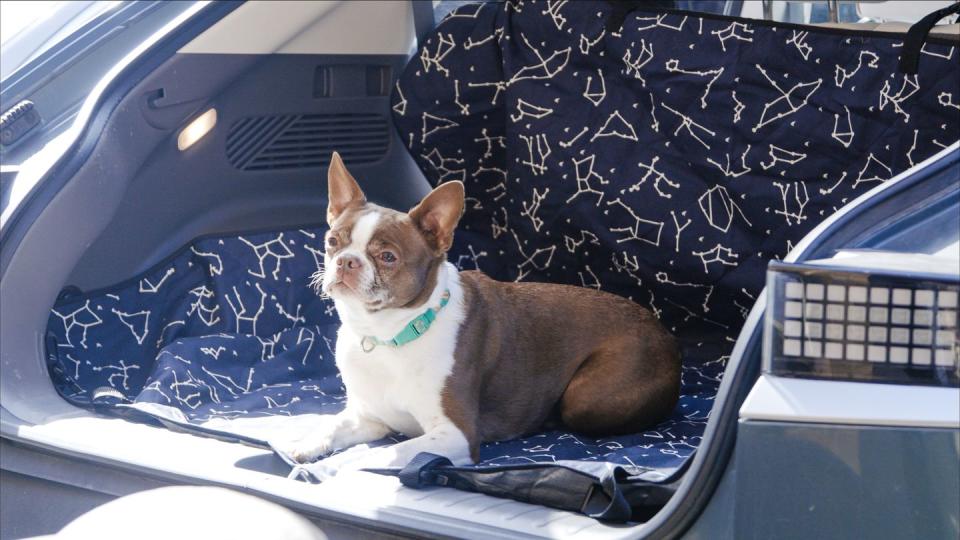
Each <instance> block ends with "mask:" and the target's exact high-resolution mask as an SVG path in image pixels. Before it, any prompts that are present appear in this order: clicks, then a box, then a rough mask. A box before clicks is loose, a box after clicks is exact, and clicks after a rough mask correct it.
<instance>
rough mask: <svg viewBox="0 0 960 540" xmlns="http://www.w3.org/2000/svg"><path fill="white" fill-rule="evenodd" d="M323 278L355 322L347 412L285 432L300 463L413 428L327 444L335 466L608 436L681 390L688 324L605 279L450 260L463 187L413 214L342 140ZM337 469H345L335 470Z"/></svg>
mask: <svg viewBox="0 0 960 540" xmlns="http://www.w3.org/2000/svg"><path fill="white" fill-rule="evenodd" d="M328 189H329V199H328V200H329V206H328V208H327V223H328V224H329V226H330V230H329V232H328V233H327V234H326V237H325V242H326V248H325V249H326V253H325V256H324V270H322V271H320V272H318V273H317V274H316V275H315V276H314V280H313V286H314V287H315V288H316V289H317V291H318V292H319V293H320V294H322V295H324V296H327V297H329V298H331V299H333V302H334V304H335V306H336V310H337V314H338V315H339V317H340V320H341V327H340V329H339V332H338V334H337V342H336V363H337V367H338V368H339V370H340V373H341V376H342V379H343V384H344V387H345V388H346V406H345V408H344V410H343V411H342V412H340V413H339V414H336V415H331V416H328V417H326V418H325V420H326V421H325V422H324V423H323V424H322V425H319V426H317V427H316V428H315V429H314V430H313V431H312V432H310V433H309V434H307V435H306V436H305V437H303V438H301V439H299V440H295V441H289V442H288V443H285V444H282V445H280V449H281V450H282V451H284V452H286V453H287V455H288V456H290V457H291V458H292V459H294V460H296V461H298V462H301V463H303V462H311V461H314V460H316V459H317V458H318V457H321V456H324V455H326V454H328V453H330V452H332V451H334V450H341V449H344V448H347V447H351V446H354V445H360V444H361V443H367V442H371V441H374V440H377V439H381V438H383V437H385V436H387V435H388V434H390V433H395V432H396V433H402V434H404V435H406V436H408V437H411V438H410V439H408V440H406V441H403V442H400V443H398V444H395V445H392V446H387V447H379V448H372V449H367V448H365V447H361V448H364V450H363V451H362V452H359V453H358V452H352V453H350V452H348V453H344V454H338V455H336V456H333V457H331V458H327V459H326V460H324V462H331V463H330V465H331V468H332V469H334V470H342V469H344V468H347V469H351V468H352V469H361V468H386V467H403V466H404V465H406V464H407V463H408V462H409V461H410V460H411V459H412V458H413V457H415V456H416V455H417V454H419V453H421V452H430V453H433V454H439V455H442V456H445V457H447V458H448V459H450V460H451V461H452V462H453V463H454V464H466V463H471V462H476V461H478V459H479V455H478V451H479V447H480V445H481V443H484V442H489V441H500V440H506V439H511V438H515V437H519V436H522V435H524V434H528V433H531V432H534V431H536V430H537V429H538V428H541V427H542V426H543V424H544V423H545V422H546V421H547V420H548V419H551V418H557V417H559V420H560V421H561V422H562V423H563V424H564V425H565V426H566V427H567V428H569V429H571V430H573V431H575V432H580V433H585V434H595V435H614V434H623V433H635V432H638V431H641V430H643V429H644V428H646V427H649V426H651V425H653V424H655V423H657V422H659V421H661V420H664V419H666V418H667V417H668V416H669V415H670V414H671V412H672V411H673V409H674V407H675V405H676V403H677V400H678V399H679V390H680V355H679V351H678V347H677V344H676V342H675V340H674V338H673V337H672V336H671V335H670V334H669V333H668V332H667V331H666V330H665V329H664V328H663V326H661V325H660V323H659V321H658V320H657V319H656V317H655V316H654V315H653V314H651V313H650V311H648V310H647V309H644V308H642V307H640V306H639V305H637V304H635V303H633V302H631V301H629V300H627V299H625V298H621V297H619V296H615V295H612V294H609V293H604V292H600V291H597V290H594V289H587V288H581V287H574V286H567V285H556V284H546V283H506V282H499V281H494V280H493V279H490V278H489V277H487V276H486V275H484V274H483V273H481V272H478V271H463V272H461V271H458V270H457V268H456V267H455V266H454V265H453V264H451V263H449V262H447V260H446V254H447V251H448V250H449V249H450V246H451V244H452V243H453V236H454V229H455V228H456V226H457V223H458V221H459V220H460V217H461V215H462V214H463V211H464V186H463V184H462V183H460V182H446V183H444V184H441V185H440V186H439V187H437V188H436V189H434V190H433V191H432V192H430V193H429V194H428V195H427V196H426V197H425V198H424V199H423V200H422V201H421V202H420V203H419V204H418V205H417V206H416V207H414V208H413V209H412V210H410V211H409V212H407V213H403V212H398V211H395V210H391V209H388V208H384V207H382V206H378V205H376V204H373V203H371V202H368V201H367V200H366V197H365V196H364V194H363V191H362V190H361V189H360V186H359V185H358V184H357V182H356V180H355V179H354V178H353V176H351V174H350V172H349V171H348V170H347V168H346V167H345V166H344V164H343V161H342V160H341V159H340V156H339V155H338V154H337V153H334V154H333V156H332V159H331V164H330V167H329V171H328ZM334 474H335V473H334Z"/></svg>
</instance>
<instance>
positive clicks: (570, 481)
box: [398, 452, 632, 522]
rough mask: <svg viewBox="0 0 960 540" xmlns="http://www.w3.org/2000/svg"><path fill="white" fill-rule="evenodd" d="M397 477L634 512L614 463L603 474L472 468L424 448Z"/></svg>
mask: <svg viewBox="0 0 960 540" xmlns="http://www.w3.org/2000/svg"><path fill="white" fill-rule="evenodd" d="M398 477H399V479H400V482H401V483H402V484H403V485H404V486H407V487H410V488H415V489H420V488H424V487H428V486H449V487H454V488H456V489H460V490H464V491H473V492H478V493H485V494H487V495H493V496H495V497H505V498H510V499H514V500H518V501H522V502H527V503H533V504H541V505H544V506H549V507H552V508H559V509H561V510H567V511H570V512H580V513H582V514H586V515H588V516H590V517H593V518H597V519H600V520H604V521H611V522H625V521H628V520H630V518H631V515H632V509H631V506H630V503H629V502H628V501H627V499H626V498H625V497H624V495H623V490H622V489H621V487H620V485H619V484H618V482H617V478H616V474H615V473H614V472H613V470H612V469H610V470H608V472H607V473H606V474H602V475H600V476H596V475H594V474H591V473H588V472H586V471H577V470H573V469H569V468H566V467H553V466H550V465H544V464H538V465H531V466H500V467H485V468H482V469H471V468H467V467H454V466H452V464H451V463H450V460H448V459H447V458H445V457H441V456H438V455H435V454H430V453H426V452H424V453H421V454H418V455H417V456H416V457H415V458H413V460H411V461H410V463H409V464H407V466H406V467H404V468H403V470H401V471H400V472H399V474H398Z"/></svg>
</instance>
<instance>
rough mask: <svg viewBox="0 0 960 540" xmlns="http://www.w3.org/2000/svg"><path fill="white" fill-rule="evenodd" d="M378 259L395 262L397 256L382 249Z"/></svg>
mask: <svg viewBox="0 0 960 540" xmlns="http://www.w3.org/2000/svg"><path fill="white" fill-rule="evenodd" d="M380 260H381V261H383V262H385V263H395V262H397V256H396V255H394V254H393V252H392V251H384V252H383V253H381V254H380Z"/></svg>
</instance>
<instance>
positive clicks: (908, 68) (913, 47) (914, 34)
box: [899, 3, 960, 75]
mask: <svg viewBox="0 0 960 540" xmlns="http://www.w3.org/2000/svg"><path fill="white" fill-rule="evenodd" d="M954 13H960V3H954V4H951V5H949V6H947V7H945V8H943V9H938V10H936V11H934V12H933V13H931V14H929V15H927V16H926V17H924V18H922V19H920V20H919V21H917V22H916V24H914V25H913V26H911V27H910V30H909V31H907V37H906V38H905V39H904V40H903V50H902V51H901V52H900V67H899V70H900V72H902V73H907V74H910V75H912V74H914V73H916V72H917V68H918V67H919V64H920V51H921V49H922V48H923V43H924V42H925V41H926V40H927V35H928V34H929V33H930V30H931V29H933V26H934V25H935V24H937V22H938V21H939V20H940V19H942V18H944V17H946V16H947V15H952V14H954Z"/></svg>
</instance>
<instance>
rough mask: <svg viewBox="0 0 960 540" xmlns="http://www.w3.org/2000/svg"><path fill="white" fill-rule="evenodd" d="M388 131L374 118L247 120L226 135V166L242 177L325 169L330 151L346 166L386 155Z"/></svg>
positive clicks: (313, 116) (339, 116) (337, 116)
mask: <svg viewBox="0 0 960 540" xmlns="http://www.w3.org/2000/svg"><path fill="white" fill-rule="evenodd" d="M389 143H390V127H389V125H388V124H387V119H386V118H385V117H383V116H381V115H379V114H302V115H284V116H252V117H247V118H243V119H240V120H238V121H237V122H235V123H234V124H233V126H232V127H231V128H230V132H229V133H228V134H227V160H228V161H230V164H231V165H233V166H234V167H236V168H238V169H241V170H244V171H258V170H267V169H300V168H305V167H325V166H326V165H328V164H329V163H330V154H331V153H332V152H333V151H334V150H336V151H337V152H340V155H341V157H343V159H344V161H345V162H346V163H347V164H351V163H372V162H375V161H378V160H380V159H381V158H383V156H384V155H385V154H386V153H387V148H388V145H389Z"/></svg>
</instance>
